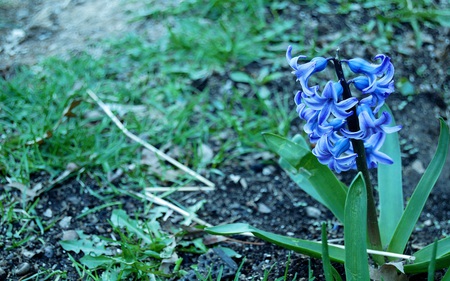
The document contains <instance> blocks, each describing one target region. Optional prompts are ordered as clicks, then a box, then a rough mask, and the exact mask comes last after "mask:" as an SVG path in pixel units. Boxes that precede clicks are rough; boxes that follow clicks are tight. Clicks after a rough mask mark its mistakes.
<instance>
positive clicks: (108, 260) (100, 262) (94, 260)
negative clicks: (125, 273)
mask: <svg viewBox="0 0 450 281" xmlns="http://www.w3.org/2000/svg"><path fill="white" fill-rule="evenodd" d="M80 262H81V263H82V264H84V265H85V266H87V267H88V268H91V269H92V268H97V267H99V266H110V265H112V264H114V262H115V260H114V258H112V257H106V256H103V255H101V256H91V255H87V256H84V257H82V258H81V259H80Z"/></svg>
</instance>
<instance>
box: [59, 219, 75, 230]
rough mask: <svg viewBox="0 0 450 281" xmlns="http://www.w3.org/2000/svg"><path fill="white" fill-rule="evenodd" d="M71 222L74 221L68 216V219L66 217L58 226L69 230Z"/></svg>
mask: <svg viewBox="0 0 450 281" xmlns="http://www.w3.org/2000/svg"><path fill="white" fill-rule="evenodd" d="M71 220H72V217H70V216H67V217H64V218H63V219H62V220H61V221H60V222H59V223H58V224H59V226H60V227H61V228H64V229H66V228H69V226H70V221H71Z"/></svg>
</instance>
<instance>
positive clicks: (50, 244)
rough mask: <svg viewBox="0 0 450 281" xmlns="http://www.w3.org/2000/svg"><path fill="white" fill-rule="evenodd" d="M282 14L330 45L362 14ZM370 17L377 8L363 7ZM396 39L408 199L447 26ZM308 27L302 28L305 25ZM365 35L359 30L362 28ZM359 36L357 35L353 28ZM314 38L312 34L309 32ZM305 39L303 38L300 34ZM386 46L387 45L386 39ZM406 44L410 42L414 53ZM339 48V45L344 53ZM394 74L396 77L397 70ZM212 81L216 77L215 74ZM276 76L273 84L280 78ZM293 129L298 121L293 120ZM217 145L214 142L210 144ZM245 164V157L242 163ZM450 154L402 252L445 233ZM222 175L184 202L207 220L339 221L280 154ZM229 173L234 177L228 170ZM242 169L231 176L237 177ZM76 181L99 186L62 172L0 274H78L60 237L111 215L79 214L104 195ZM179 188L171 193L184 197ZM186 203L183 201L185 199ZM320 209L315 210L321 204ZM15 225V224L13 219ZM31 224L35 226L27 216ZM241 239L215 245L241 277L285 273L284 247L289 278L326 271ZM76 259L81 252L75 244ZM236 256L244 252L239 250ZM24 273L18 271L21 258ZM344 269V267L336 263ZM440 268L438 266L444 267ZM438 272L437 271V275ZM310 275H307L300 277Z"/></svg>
mask: <svg viewBox="0 0 450 281" xmlns="http://www.w3.org/2000/svg"><path fill="white" fill-rule="evenodd" d="M282 16H286V17H287V18H295V19H298V20H299V21H308V22H310V25H311V26H316V27H317V29H316V30H317V31H318V33H319V34H320V35H319V37H318V38H317V39H316V41H317V43H318V44H321V45H324V44H330V41H332V40H333V38H335V37H330V36H331V35H333V34H345V33H347V32H351V31H354V32H359V31H357V30H358V28H356V26H358V25H360V24H362V23H363V22H362V21H363V18H364V17H361V15H358V14H351V15H350V16H348V17H343V16H339V15H338V16H328V17H327V16H323V15H320V14H318V13H317V12H315V11H307V10H301V11H300V10H299V9H297V8H291V9H287V11H286V12H285V13H284V14H282ZM367 16H368V17H371V16H373V15H367ZM396 30H397V31H396V32H397V33H396V35H395V36H397V37H396V38H397V39H396V40H395V41H394V42H393V43H392V44H393V45H392V47H391V48H388V52H389V53H390V56H391V57H392V58H393V61H394V65H395V66H396V70H397V72H396V77H397V78H400V77H406V78H408V79H409V80H411V81H412V82H413V84H414V85H415V86H416V88H417V89H418V91H419V92H420V94H418V95H415V96H414V97H413V98H410V97H406V96H402V95H401V94H394V95H393V96H392V98H390V99H389V101H388V104H389V105H390V106H391V108H392V109H393V113H394V116H395V118H396V121H397V123H398V124H402V125H403V129H402V130H401V131H400V136H401V139H402V151H403V159H402V160H403V166H404V174H403V179H404V192H405V201H406V200H407V199H408V197H409V196H410V195H411V193H412V191H413V188H414V187H415V185H416V184H417V182H418V181H419V179H420V176H421V174H422V173H423V168H426V167H427V165H428V163H429V162H430V160H431V158H432V156H433V154H434V151H435V147H436V145H437V139H438V136H439V122H438V120H437V117H439V116H442V117H444V118H446V117H448V114H449V109H448V108H447V103H446V102H447V101H448V100H449V95H450V93H449V85H448V81H449V77H448V76H449V71H448V68H447V69H445V67H448V65H449V61H448V60H449V59H448V51H449V43H448V38H449V30H448V28H447V29H446V28H436V29H431V28H430V29H428V28H424V30H423V32H424V35H428V36H429V37H426V38H429V40H428V41H427V42H424V45H423V47H422V48H419V49H414V46H412V45H411V44H412V43H411V42H413V43H414V40H413V39H411V36H412V31H411V29H410V28H409V26H407V25H400V26H399V27H398V28H397V29H396ZM309 32H311V33H313V32H314V31H313V30H311V31H306V33H309ZM361 36H363V35H361ZM364 36H366V37H361V38H363V39H362V40H374V39H376V34H374V33H367V34H365V35H364ZM356 37H357V36H356ZM311 38H313V37H311ZM299 43H303V42H299ZM384 47H386V46H384ZM341 49H342V50H344V52H345V53H348V54H350V55H351V57H353V56H362V57H366V58H368V57H372V56H373V55H374V54H376V53H378V52H379V51H378V50H375V49H373V47H369V48H367V47H364V48H363V47H359V43H358V40H357V39H352V40H349V41H347V42H346V43H344V44H343V45H342V46H341ZM410 50H412V51H411V52H410ZM342 56H343V57H345V54H342ZM423 65H424V66H425V68H426V71H425V72H424V73H422V74H420V75H419V74H417V72H416V69H417V68H418V67H419V66H423ZM286 76H287V77H286V81H283V82H282V83H280V84H282V85H284V88H282V89H279V87H277V85H275V84H274V85H273V87H274V90H276V91H278V92H279V91H280V90H282V91H283V92H285V93H286V95H290V94H291V93H293V92H294V91H295V89H297V88H298V87H299V86H298V85H294V84H293V82H292V79H291V78H292V77H289V76H290V74H289V70H288V69H287V68H286ZM397 78H396V79H397ZM211 81H213V80H211ZM280 84H278V86H279V85H280ZM294 126H296V127H295V128H294V129H293V130H294V131H298V130H299V126H300V125H299V122H298V120H297V121H296V122H295V124H294ZM211 146H213V145H211ZM245 163H251V164H245ZM449 167H450V161H449V159H447V163H446V167H445V168H444V171H443V174H442V175H441V177H440V179H439V181H438V183H437V184H436V187H435V189H434V190H433V192H432V194H431V196H430V198H429V200H428V202H427V205H426V206H425V209H424V211H423V213H422V216H421V217H420V219H419V222H418V224H417V228H416V230H415V231H414V233H413V236H412V238H411V243H410V244H409V246H408V253H412V252H413V251H415V250H417V249H418V248H420V247H423V246H425V245H427V244H429V243H431V242H433V240H434V239H435V238H443V237H445V236H447V234H448V233H450V224H449V222H450V206H449V204H448V200H449V198H450V193H449V186H448V183H449V182H450V169H449ZM220 171H221V172H222V174H223V175H221V176H219V175H217V174H211V175H209V178H210V180H212V181H213V182H214V183H215V184H216V185H217V189H216V190H215V191H211V192H196V193H192V194H190V196H189V199H188V200H189V201H188V202H184V203H187V204H188V205H192V204H194V203H195V202H197V201H198V200H203V199H205V200H206V201H207V203H206V204H205V205H204V207H203V208H202V209H201V210H200V211H199V212H198V215H199V217H200V218H202V219H203V220H205V221H207V222H210V223H212V224H221V223H231V222H244V223H249V224H251V225H253V226H255V227H258V228H260V229H263V230H267V231H271V232H275V233H278V234H283V235H289V236H293V237H298V238H302V239H311V240H315V239H320V225H321V223H322V222H328V223H330V225H333V224H334V223H337V222H336V221H335V219H334V218H333V216H332V214H331V213H330V212H329V211H327V210H326V209H325V208H324V207H323V206H320V205H318V204H317V203H316V202H315V201H313V200H312V199H311V198H310V197H309V196H307V195H306V194H305V193H304V192H303V191H301V189H300V188H299V187H297V186H296V185H295V184H294V183H293V182H292V181H291V180H290V179H289V178H288V177H287V176H286V174H285V173H284V172H283V171H282V170H281V169H280V168H279V167H278V166H277V164H276V157H272V158H271V159H269V160H264V159H262V158H258V157H256V156H255V155H244V156H242V157H241V158H240V159H234V160H232V161H228V162H227V163H226V164H225V165H223V166H221V167H220ZM232 175H234V176H232ZM236 176H237V177H239V178H240V180H239V181H236V178H237V177H236ZM341 176H342V178H343V180H344V181H348V180H349V179H350V178H351V177H352V174H351V173H349V174H343V175H341ZM45 177H46V175H35V178H34V182H36V183H37V182H40V181H42V179H45ZM80 182H83V183H84V184H85V185H89V186H90V188H91V189H92V190H99V189H101V188H103V187H102V186H99V184H98V183H97V181H96V180H94V179H92V178H90V176H89V174H87V173H85V174H81V175H80V180H77V179H74V178H72V179H68V180H67V181H65V182H64V183H63V184H60V185H57V186H55V187H54V188H53V189H51V190H50V191H49V192H46V193H44V194H42V195H41V197H40V200H39V203H38V205H37V207H36V210H37V214H36V215H38V216H40V217H41V218H42V219H43V220H46V219H48V220H49V221H51V220H55V222H56V224H55V225H54V226H53V227H52V228H50V229H49V230H48V231H46V232H45V233H44V234H43V235H37V236H36V237H34V239H31V240H29V241H27V242H26V243H24V244H23V245H21V246H19V247H16V248H15V249H13V250H8V251H6V250H5V249H1V251H0V280H19V279H20V278H23V277H24V276H27V275H30V273H33V272H37V271H38V270H42V269H50V268H52V269H53V270H63V271H67V272H68V280H77V278H78V274H77V272H76V270H75V269H74V268H73V266H72V261H70V260H69V259H68V255H67V253H66V252H65V251H64V250H63V249H62V248H61V246H60V245H59V243H58V242H59V241H60V239H61V237H62V233H63V231H66V230H68V229H71V230H83V232H84V233H86V234H97V235H103V236H107V234H108V233H110V232H111V231H112V229H111V227H110V224H109V223H108V219H109V218H110V216H111V210H112V209H111V208H109V209H108V208H107V209H104V210H103V211H101V212H100V213H95V215H91V216H85V217H83V218H80V219H75V217H77V216H78V215H79V214H81V213H82V210H83V209H85V208H86V207H87V208H94V207H96V206H98V205H101V204H103V203H104V202H103V201H101V200H100V199H98V198H96V197H95V196H93V195H92V194H90V193H87V192H84V191H83V190H84V189H83V188H82V186H81V185H80ZM181 196H182V195H177V197H178V198H176V199H182V197H181ZM120 200H121V201H122V202H123V208H124V209H125V210H127V212H128V213H129V215H130V216H133V213H134V212H137V213H139V212H138V211H137V210H139V209H140V208H142V204H141V203H140V202H139V201H138V200H136V199H133V198H131V197H128V196H123V197H121V198H120ZM181 203H183V202H181ZM311 207H312V208H314V209H313V210H315V211H316V214H313V215H308V213H307V208H311ZM47 209H51V210H52V211H53V214H52V216H51V217H50V218H46V217H45V216H44V215H43V214H44V212H45V211H46V210H47ZM317 211H319V212H317ZM68 216H70V217H72V221H71V223H70V226H69V228H68V229H63V228H61V226H59V224H58V222H59V221H60V220H61V219H62V218H64V217H68ZM336 226H337V227H336V229H335V230H334V232H331V233H330V234H329V235H330V239H331V238H337V237H342V232H343V229H342V227H339V225H336ZM15 227H20V226H18V225H17V226H15ZM30 227H33V226H32V225H30ZM8 231H10V230H8V229H6V228H5V226H1V227H0V236H1V237H6V235H5V234H6V232H8ZM234 238H236V239H238V240H241V242H236V241H226V242H222V243H221V245H223V246H226V247H230V248H232V249H234V250H235V251H236V252H238V253H239V254H240V255H242V256H243V257H245V258H246V260H245V262H244V265H243V268H242V271H241V273H242V274H241V279H240V280H261V279H262V276H263V274H264V270H268V269H271V271H270V277H269V279H268V280H274V279H275V278H276V277H280V276H283V275H284V272H285V269H286V263H287V262H288V256H289V255H290V264H289V267H288V277H287V280H291V279H293V276H294V275H295V274H297V280H299V279H300V277H302V278H307V276H308V264H309V262H311V268H312V270H313V271H314V276H315V277H316V279H315V280H323V279H324V278H323V276H322V269H321V261H320V260H315V259H310V258H308V257H306V256H304V255H301V254H297V253H292V252H290V251H287V250H284V249H282V248H280V247H277V246H274V245H271V244H269V243H264V242H261V241H259V240H257V239H253V238H246V237H241V236H236V237H234ZM4 245H5V247H6V248H7V247H9V246H10V244H9V242H8V240H6V241H5V242H4ZM28 251H29V252H32V253H33V254H32V255H24V253H25V252H28ZM71 255H72V256H73V257H74V258H75V259H78V258H80V257H81V256H82V255H81V254H80V255H77V254H75V253H71ZM197 258H198V256H196V255H187V256H186V259H185V262H184V263H183V268H184V269H185V270H189V269H190V268H189V267H190V266H191V265H192V264H196V262H197V261H196V259H197ZM235 261H236V262H237V263H238V264H239V263H240V262H241V261H242V259H235ZM27 265H29V268H28V269H26V270H24V271H23V272H22V274H21V275H19V274H16V273H17V270H18V269H20V268H22V267H27ZM336 266H337V268H338V270H339V271H340V272H343V267H342V266H340V265H336ZM441 273H442V272H441ZM439 276H441V275H438V276H437V277H436V278H437V279H436V280H439V279H438V278H439ZM425 278H426V277H424V275H418V276H412V277H411V278H410V280H425ZM300 280H306V279H300Z"/></svg>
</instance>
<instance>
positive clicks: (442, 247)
mask: <svg viewBox="0 0 450 281" xmlns="http://www.w3.org/2000/svg"><path fill="white" fill-rule="evenodd" d="M437 243H438V248H437V251H436V257H438V258H439V257H442V256H445V255H448V254H450V237H446V238H444V239H441V240H439V241H438V242H437ZM432 255H433V244H430V245H428V246H426V247H424V248H422V249H420V250H419V251H417V252H415V253H414V257H415V258H416V259H415V262H416V263H419V262H424V261H430V260H431V257H432Z"/></svg>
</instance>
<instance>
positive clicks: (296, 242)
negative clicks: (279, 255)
mask: <svg viewBox="0 0 450 281" xmlns="http://www.w3.org/2000/svg"><path fill="white" fill-rule="evenodd" d="M205 231H206V232H208V233H211V234H215V235H234V234H242V233H246V232H247V233H248V232H250V233H252V234H253V235H255V236H256V237H258V238H260V239H262V240H264V241H267V242H270V243H272V244H275V245H278V246H281V247H283V248H286V249H289V250H292V251H295V252H297V253H302V254H304V255H308V256H311V257H315V258H320V257H321V255H322V244H321V243H319V242H313V241H308V240H302V239H298V238H293V237H288V236H283V235H279V234H274V233H270V232H267V231H263V230H260V229H257V228H255V227H253V226H250V225H248V224H245V223H233V224H227V225H219V226H214V227H208V228H205ZM328 250H329V255H330V259H331V260H332V261H335V262H339V263H343V262H344V258H345V250H344V249H341V248H338V247H335V246H329V248H328Z"/></svg>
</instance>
